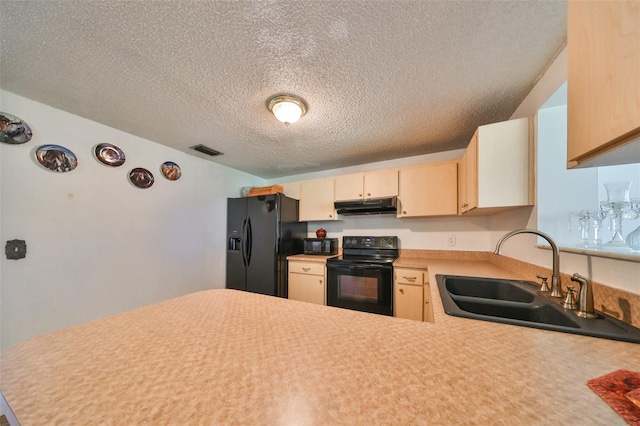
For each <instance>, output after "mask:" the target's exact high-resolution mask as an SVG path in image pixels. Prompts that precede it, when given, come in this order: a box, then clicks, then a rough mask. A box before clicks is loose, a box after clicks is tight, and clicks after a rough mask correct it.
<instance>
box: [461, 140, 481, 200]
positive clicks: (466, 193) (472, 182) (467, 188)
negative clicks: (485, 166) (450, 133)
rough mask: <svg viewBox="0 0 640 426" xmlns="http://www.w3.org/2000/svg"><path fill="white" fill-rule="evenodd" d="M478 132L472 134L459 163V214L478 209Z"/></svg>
mask: <svg viewBox="0 0 640 426" xmlns="http://www.w3.org/2000/svg"><path fill="white" fill-rule="evenodd" d="M477 175H478V131H477V130H476V132H475V133H474V134H473V137H472V138H471V141H470V142H469V145H468V146H467V149H466V150H465V152H464V155H463V156H462V160H461V161H460V173H459V187H460V193H459V195H460V213H464V212H467V211H469V210H472V209H475V208H476V207H478V181H477Z"/></svg>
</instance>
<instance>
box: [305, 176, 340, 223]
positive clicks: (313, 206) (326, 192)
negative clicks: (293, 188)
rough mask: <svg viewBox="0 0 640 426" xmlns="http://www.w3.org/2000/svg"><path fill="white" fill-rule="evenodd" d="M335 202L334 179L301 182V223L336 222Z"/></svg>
mask: <svg viewBox="0 0 640 426" xmlns="http://www.w3.org/2000/svg"><path fill="white" fill-rule="evenodd" d="M333 202H334V198H333V179H317V180H310V181H305V182H301V183H300V207H299V208H300V222H306V221H314V220H336V213H335V209H334V208H333Z"/></svg>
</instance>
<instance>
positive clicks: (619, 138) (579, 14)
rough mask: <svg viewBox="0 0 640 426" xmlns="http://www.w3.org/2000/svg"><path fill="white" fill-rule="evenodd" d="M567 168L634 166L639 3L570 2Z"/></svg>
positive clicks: (638, 149)
mask: <svg viewBox="0 0 640 426" xmlns="http://www.w3.org/2000/svg"><path fill="white" fill-rule="evenodd" d="M567 15H568V21H567V51H568V72H567V79H568V84H567V90H568V93H567V121H568V122H567V159H568V167H576V166H604V165H612V164H625V163H637V162H640V2H639V1H637V0H628V1H570V2H569V3H568V11H567Z"/></svg>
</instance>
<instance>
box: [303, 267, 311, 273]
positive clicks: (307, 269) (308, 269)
mask: <svg viewBox="0 0 640 426" xmlns="http://www.w3.org/2000/svg"><path fill="white" fill-rule="evenodd" d="M302 270H303V271H305V272H309V271H310V270H311V268H302Z"/></svg>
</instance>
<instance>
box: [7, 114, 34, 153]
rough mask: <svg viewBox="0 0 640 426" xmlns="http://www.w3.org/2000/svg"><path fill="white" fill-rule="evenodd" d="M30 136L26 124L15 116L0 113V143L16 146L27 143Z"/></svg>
mask: <svg viewBox="0 0 640 426" xmlns="http://www.w3.org/2000/svg"><path fill="white" fill-rule="evenodd" d="M32 136H33V133H32V132H31V128H30V127H29V126H28V125H27V123H25V122H24V121H22V120H21V119H19V118H18V117H16V116H13V115H11V114H7V113H6V112H0V142H4V143H10V144H13V145H18V144H21V143H25V142H29V141H30V140H31V137H32Z"/></svg>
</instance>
